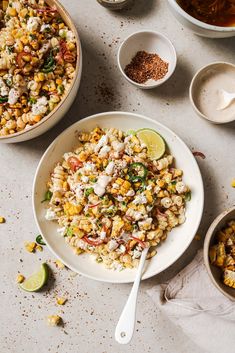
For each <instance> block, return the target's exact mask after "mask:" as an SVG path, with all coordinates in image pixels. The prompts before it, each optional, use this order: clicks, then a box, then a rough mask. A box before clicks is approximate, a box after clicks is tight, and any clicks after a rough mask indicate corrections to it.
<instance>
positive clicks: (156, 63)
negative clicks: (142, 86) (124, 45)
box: [124, 50, 169, 83]
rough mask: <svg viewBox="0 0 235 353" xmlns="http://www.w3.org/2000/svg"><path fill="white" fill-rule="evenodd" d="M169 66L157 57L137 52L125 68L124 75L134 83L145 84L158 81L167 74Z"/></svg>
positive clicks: (144, 52) (142, 51)
mask: <svg viewBox="0 0 235 353" xmlns="http://www.w3.org/2000/svg"><path fill="white" fill-rule="evenodd" d="M168 66H169V64H168V63H167V62H165V61H164V60H162V59H161V58H160V56H159V55H157V54H151V53H147V52H146V51H144V50H141V51H138V52H137V53H136V55H135V56H134V58H133V59H132V60H131V62H130V64H128V65H127V66H126V67H125V70H124V71H125V74H126V75H127V76H128V77H129V78H130V79H131V80H132V81H134V82H137V83H145V82H146V81H148V80H150V79H152V80H155V81H157V80H160V79H161V78H163V77H164V76H165V75H166V74H167V72H168Z"/></svg>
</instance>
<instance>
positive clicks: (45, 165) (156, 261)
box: [33, 112, 204, 283]
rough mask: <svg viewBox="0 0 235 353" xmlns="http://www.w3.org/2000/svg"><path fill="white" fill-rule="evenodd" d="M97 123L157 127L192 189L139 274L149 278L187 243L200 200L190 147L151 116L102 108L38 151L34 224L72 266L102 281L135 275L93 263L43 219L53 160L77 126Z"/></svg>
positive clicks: (72, 141) (70, 143)
mask: <svg viewBox="0 0 235 353" xmlns="http://www.w3.org/2000/svg"><path fill="white" fill-rule="evenodd" d="M96 126H100V127H115V128H118V129H121V130H123V131H127V130H129V129H140V128H144V127H146V128H151V129H155V130H157V131H158V132H159V133H160V134H161V135H162V136H163V137H164V139H165V140H166V142H167V144H168V146H169V147H170V151H171V153H172V154H173V155H174V157H175V159H176V165H177V167H179V168H181V169H183V171H184V181H185V182H186V184H187V185H189V187H190V189H191V190H192V199H191V201H190V202H188V203H187V210H186V217H187V219H186V222H185V223H184V224H183V225H181V226H179V227H176V228H175V229H173V230H172V231H171V232H170V233H169V235H168V238H167V239H166V241H165V242H163V243H162V244H161V245H160V246H159V248H158V253H157V255H156V256H155V257H153V258H152V259H151V260H150V261H147V263H146V269H145V272H144V274H143V279H146V278H149V277H151V276H154V275H156V274H158V273H160V272H161V271H163V270H165V269H166V268H168V267H169V266H171V265H172V264H173V263H174V262H175V261H176V260H177V259H178V258H179V257H180V256H181V255H182V254H183V252H184V251H185V250H186V249H187V247H188V246H189V244H190V243H191V241H192V239H193V237H194V235H195V233H196V231H197V229H198V226H199V223H200V220H201V216H202V211H203V202H204V190H203V183H202V178H201V173H200V170H199V168H198V165H197V163H196V161H195V158H194V157H193V155H192V153H191V151H190V150H189V149H188V147H187V146H186V145H185V144H184V142H183V141H182V140H181V139H180V138H179V137H178V136H177V135H176V134H174V133H173V132H172V131H171V130H169V129H168V128H167V127H165V126H163V125H161V124H160V123H158V122H156V121H154V120H151V119H149V118H146V117H144V116H141V115H138V114H133V113H124V112H110V113H101V114H96V115H92V116H90V117H88V118H86V119H83V120H81V121H78V122H77V123H75V124H73V125H72V126H70V127H69V128H68V129H67V130H65V131H64V132H63V133H62V134H61V135H60V136H58V137H57V138H56V139H55V141H54V142H52V144H51V145H50V146H49V147H48V149H47V150H46V152H45V153H44V155H43V156H42V159H41V161H40V163H39V165H38V168H37V171H36V175H35V179H34V185H33V208H34V216H35V219H36V222H37V225H38V227H39V229H40V232H41V234H42V235H43V237H44V239H45V241H46V243H47V246H48V247H49V249H50V250H51V251H52V252H53V254H54V255H55V256H56V257H57V258H59V259H60V260H61V261H62V262H63V263H64V264H65V265H66V266H68V267H69V268H70V269H71V270H73V271H75V272H78V273H80V274H82V275H84V276H87V277H89V278H92V279H96V280H99V281H104V282H113V283H128V282H132V281H133V280H134V278H135V272H136V271H135V269H132V270H131V269H127V270H123V271H121V272H118V271H114V270H108V269H106V268H105V267H104V266H103V265H102V264H97V263H96V261H95V260H94V258H93V256H90V255H87V254H82V255H79V256H78V255H75V254H74V253H73V251H72V249H71V247H70V246H69V245H68V244H66V243H65V241H64V238H63V237H60V236H59V235H58V233H57V228H58V227H57V223H56V222H51V221H47V220H46V219H45V213H46V210H45V204H44V203H41V200H42V199H43V196H44V194H45V191H46V183H47V181H48V179H49V176H50V173H51V171H52V170H53V168H54V166H55V164H56V163H57V162H58V161H60V160H61V158H62V155H63V154H64V153H65V152H68V151H72V150H73V149H74V148H75V147H76V144H77V142H78V140H77V137H76V136H77V132H78V131H81V130H83V131H84V130H85V131H90V130H92V129H93V128H94V127H96Z"/></svg>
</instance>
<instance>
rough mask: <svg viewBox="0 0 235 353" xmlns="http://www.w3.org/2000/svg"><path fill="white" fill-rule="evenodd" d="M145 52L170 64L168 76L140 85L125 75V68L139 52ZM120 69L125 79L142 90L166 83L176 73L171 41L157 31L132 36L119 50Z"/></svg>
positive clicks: (174, 55) (142, 32)
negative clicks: (155, 55) (156, 55)
mask: <svg viewBox="0 0 235 353" xmlns="http://www.w3.org/2000/svg"><path fill="white" fill-rule="evenodd" d="M141 50H145V51H146V52H148V53H154V54H158V55H159V56H160V58H161V59H163V60H164V61H166V62H168V63H169V67H168V72H167V74H166V75H165V76H164V77H163V78H162V79H160V80H157V81H154V80H148V81H147V82H146V83H143V84H140V83H137V82H135V81H132V80H131V79H130V78H129V77H128V76H127V75H126V74H125V71H124V70H125V67H126V66H127V65H128V64H129V63H130V62H131V60H132V58H133V57H134V56H135V55H136V53H137V52H138V51H141ZM117 59H118V67H119V69H120V71H121V73H122V75H123V76H124V77H125V79H126V80H127V81H128V82H130V83H132V84H133V85H135V86H136V87H139V88H142V89H150V88H155V87H157V86H160V85H161V84H163V83H164V82H166V81H167V80H168V79H169V78H170V77H171V75H172V74H173V72H174V71H175V67H176V62H177V56H176V51H175V48H174V46H173V44H172V43H171V41H170V40H169V39H168V38H167V37H165V36H164V35H163V34H161V33H159V32H155V31H139V32H135V33H133V34H131V35H130V36H129V37H127V38H126V39H125V40H124V41H123V43H122V44H121V46H120V48H119V50H118V56H117Z"/></svg>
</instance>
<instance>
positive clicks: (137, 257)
mask: <svg viewBox="0 0 235 353" xmlns="http://www.w3.org/2000/svg"><path fill="white" fill-rule="evenodd" d="M140 256H141V251H139V250H137V249H134V251H133V255H132V258H133V259H139V258H140Z"/></svg>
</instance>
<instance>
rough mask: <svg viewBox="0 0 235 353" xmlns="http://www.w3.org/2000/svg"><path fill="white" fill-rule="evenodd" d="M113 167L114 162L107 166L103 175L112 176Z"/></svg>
mask: <svg viewBox="0 0 235 353" xmlns="http://www.w3.org/2000/svg"><path fill="white" fill-rule="evenodd" d="M114 166H115V163H114V162H109V164H108V165H107V167H106V168H105V173H106V174H108V175H112V174H113V170H114Z"/></svg>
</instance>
